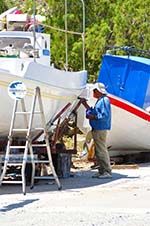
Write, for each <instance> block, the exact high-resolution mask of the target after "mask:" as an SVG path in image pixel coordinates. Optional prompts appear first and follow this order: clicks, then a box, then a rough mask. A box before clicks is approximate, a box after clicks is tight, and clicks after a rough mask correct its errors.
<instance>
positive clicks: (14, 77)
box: [0, 11, 87, 137]
mask: <svg viewBox="0 0 150 226" xmlns="http://www.w3.org/2000/svg"><path fill="white" fill-rule="evenodd" d="M9 12H10V11H9ZM4 16H5V17H6V16H7V28H9V31H1V32H0V97H1V102H0V106H1V107H0V137H3V136H6V135H8V132H9V127H10V121H11V115H12V110H13V104H14V100H13V99H11V98H10V97H9V95H8V91H7V90H8V86H9V84H10V83H11V82H13V81H21V82H23V83H24V84H25V86H26V88H27V95H26V97H25V98H26V103H27V110H29V109H30V107H31V101H32V96H33V93H34V90H35V87H37V86H38V87H40V90H41V96H42V100H43V105H44V113H45V116H46V122H48V121H50V120H51V119H52V118H54V117H55V115H56V114H57V113H58V112H59V111H60V110H61V109H62V108H63V107H64V106H65V105H66V104H67V103H71V105H70V107H69V108H68V111H70V110H71V109H72V108H73V106H74V105H75V104H76V103H77V102H78V101H79V100H78V99H77V97H78V96H79V95H80V94H81V93H82V91H83V89H84V88H85V86H86V80H87V73H86V71H79V72H68V71H63V70H58V69H56V68H54V67H53V66H50V36H49V35H47V34H44V33H38V32H33V31H31V32H28V31H14V30H16V29H18V28H19V29H20V28H22V27H24V26H25V25H26V21H27V19H28V16H27V15H26V14H10V13H8V15H6V14H4ZM20 21H21V23H20ZM9 22H10V23H9ZM12 25H13V26H12ZM29 30H30V29H29ZM65 114H67V112H66V113H65ZM35 124H36V126H38V120H36V121H35ZM16 127H18V128H21V127H22V119H19V120H17V125H16Z"/></svg>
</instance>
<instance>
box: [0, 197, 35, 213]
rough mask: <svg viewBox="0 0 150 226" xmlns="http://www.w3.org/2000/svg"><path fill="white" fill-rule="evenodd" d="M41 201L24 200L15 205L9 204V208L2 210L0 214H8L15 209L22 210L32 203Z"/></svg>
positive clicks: (5, 207)
mask: <svg viewBox="0 0 150 226" xmlns="http://www.w3.org/2000/svg"><path fill="white" fill-rule="evenodd" d="M38 200H39V199H27V200H22V201H20V202H19V203H18V202H17V203H13V204H9V205H7V206H4V207H3V208H1V209H0V212H8V211H11V210H14V209H18V208H22V207H24V206H26V205H28V204H30V203H32V202H35V201H38Z"/></svg>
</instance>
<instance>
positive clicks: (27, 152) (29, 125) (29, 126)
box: [0, 87, 62, 195]
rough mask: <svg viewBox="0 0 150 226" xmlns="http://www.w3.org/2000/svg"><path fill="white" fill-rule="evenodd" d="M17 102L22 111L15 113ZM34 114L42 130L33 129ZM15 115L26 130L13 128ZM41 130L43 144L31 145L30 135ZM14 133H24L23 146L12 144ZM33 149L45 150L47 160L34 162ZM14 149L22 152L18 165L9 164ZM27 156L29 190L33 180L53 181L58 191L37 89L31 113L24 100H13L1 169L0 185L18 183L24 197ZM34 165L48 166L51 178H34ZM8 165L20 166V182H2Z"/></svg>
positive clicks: (59, 187)
mask: <svg viewBox="0 0 150 226" xmlns="http://www.w3.org/2000/svg"><path fill="white" fill-rule="evenodd" d="M37 101H38V105H39V111H36V103H37ZM19 102H20V103H21V108H22V111H17V109H18V104H19ZM35 114H40V118H41V125H42V128H33V118H34V115H35ZM17 115H23V116H24V122H25V125H26V128H23V129H21V128H14V127H15V121H16V120H17V118H16V116H17ZM41 130H42V131H43V134H44V140H45V143H44V144H33V143H32V135H33V133H34V131H41ZM15 132H19V133H21V132H23V133H25V138H26V141H25V145H23V146H22V145H20V146H19V145H18V146H17V145H13V144H12V141H13V137H14V134H15ZM33 147H40V148H42V147H44V148H46V151H47V156H48V160H34V154H33ZM14 149H22V150H24V153H23V159H22V161H21V162H19V163H18V162H10V154H11V150H14ZM29 156H30V159H29V160H30V163H31V164H32V175H31V188H33V186H34V180H35V179H54V180H55V181H56V183H57V186H58V190H61V188H62V186H61V184H60V182H59V179H58V176H57V174H56V172H55V168H54V166H53V162H52V155H51V148H50V143H49V137H48V132H47V128H46V120H45V116H44V111H43V103H42V98H41V93H40V88H39V87H36V88H35V92H34V96H33V100H32V106H31V111H26V107H25V101H24V99H20V100H17V99H15V102H14V108H13V113H12V119H11V125H10V130H9V136H8V143H7V148H6V154H5V161H4V167H3V171H2V174H1V178H0V185H1V184H3V183H15V184H19V183H20V184H22V191H23V194H24V195H25V194H26V176H25V169H26V164H27V162H28V158H29ZM36 163H47V164H49V167H50V169H51V171H52V175H53V177H51V176H46V177H41V176H39V177H36V176H35V164H36ZM9 165H13V166H17V165H20V166H21V180H20V181H18V180H17V181H5V180H4V177H5V175H6V171H7V167H8V166H9Z"/></svg>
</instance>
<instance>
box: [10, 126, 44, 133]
mask: <svg viewBox="0 0 150 226" xmlns="http://www.w3.org/2000/svg"><path fill="white" fill-rule="evenodd" d="M12 130H13V131H14V132H27V131H28V130H29V129H12ZM37 130H44V128H40V127H39V128H33V129H31V130H30V131H31V132H34V131H37Z"/></svg>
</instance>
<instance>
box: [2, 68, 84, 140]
mask: <svg viewBox="0 0 150 226" xmlns="http://www.w3.org/2000/svg"><path fill="white" fill-rule="evenodd" d="M13 81H22V82H23V83H24V84H25V86H26V88H27V95H26V96H25V103H26V110H27V111H30V110H31V104H32V98H33V95H34V91H35V88H36V87H40V90H41V96H42V102H43V107H44V114H45V117H46V122H49V121H50V120H52V119H53V118H54V117H55V115H56V114H57V113H58V112H59V111H60V110H61V109H62V108H63V107H64V106H65V105H66V104H68V103H70V104H71V105H70V107H69V108H68V109H67V111H66V112H65V113H64V114H63V116H62V118H63V117H65V115H66V114H68V112H70V111H71V109H72V108H73V106H74V105H75V104H76V103H77V102H78V101H79V100H78V99H77V97H78V96H79V95H80V93H81V92H82V89H83V87H78V88H76V89H67V88H66V89H65V87H61V86H60V84H58V83H56V84H55V86H54V81H53V85H50V84H46V83H43V82H40V81H35V80H33V79H29V78H24V77H19V76H15V75H12V74H9V73H6V72H0V97H1V109H0V136H1V137H2V136H6V135H8V132H9V128H10V122H11V117H12V111H13V105H14V100H13V99H12V98H10V96H9V95H8V86H9V84H10V83H11V82H13ZM66 82H67V81H66ZM60 83H61V82H60ZM18 108H20V104H19V105H18ZM15 126H16V128H24V122H23V118H22V117H21V116H20V117H19V116H18V118H17V120H16V125H15ZM33 126H35V127H38V126H40V125H39V119H38V118H36V117H35V119H34V125H33Z"/></svg>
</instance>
